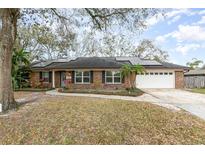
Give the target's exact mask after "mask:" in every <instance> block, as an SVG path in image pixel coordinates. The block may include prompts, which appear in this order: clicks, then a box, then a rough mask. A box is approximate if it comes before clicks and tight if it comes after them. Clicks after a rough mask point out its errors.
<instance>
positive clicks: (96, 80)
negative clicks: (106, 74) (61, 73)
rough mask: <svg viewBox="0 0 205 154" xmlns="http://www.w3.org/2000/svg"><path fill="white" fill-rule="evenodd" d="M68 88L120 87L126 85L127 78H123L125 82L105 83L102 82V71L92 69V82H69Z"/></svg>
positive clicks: (125, 86)
mask: <svg viewBox="0 0 205 154" xmlns="http://www.w3.org/2000/svg"><path fill="white" fill-rule="evenodd" d="M67 87H68V88H74V89H121V88H127V87H128V80H127V78H125V82H124V83H122V84H105V83H102V71H93V83H90V84H74V83H69V84H68V85H67Z"/></svg>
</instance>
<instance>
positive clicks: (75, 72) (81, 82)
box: [74, 70, 91, 84]
mask: <svg viewBox="0 0 205 154" xmlns="http://www.w3.org/2000/svg"><path fill="white" fill-rule="evenodd" d="M76 72H82V76H81V80H82V82H76ZM84 72H89V76H84ZM74 73H75V76H74V81H75V84H90V79H91V73H90V71H88V70H87V71H82V70H75V71H74ZM84 77H87V78H88V77H89V82H84V80H83V78H84ZM79 78H80V76H79Z"/></svg>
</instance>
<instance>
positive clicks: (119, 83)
mask: <svg viewBox="0 0 205 154" xmlns="http://www.w3.org/2000/svg"><path fill="white" fill-rule="evenodd" d="M107 72H108V71H105V84H122V75H121V73H120V71H113V70H110V72H112V76H107ZM116 72H119V73H120V82H114V78H115V76H114V73H116ZM107 77H110V78H112V82H107Z"/></svg>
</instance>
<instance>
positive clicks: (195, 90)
mask: <svg viewBox="0 0 205 154" xmlns="http://www.w3.org/2000/svg"><path fill="white" fill-rule="evenodd" d="M191 92H195V93H200V94H205V88H194V89H191Z"/></svg>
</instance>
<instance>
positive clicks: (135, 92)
mask: <svg viewBox="0 0 205 154" xmlns="http://www.w3.org/2000/svg"><path fill="white" fill-rule="evenodd" d="M63 92H64V93H86V94H103V95H120V96H140V95H142V94H143V93H144V92H143V91H142V90H140V89H133V90H129V91H128V90H125V89H115V90H109V89H106V90H103V89H64V90H63Z"/></svg>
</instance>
